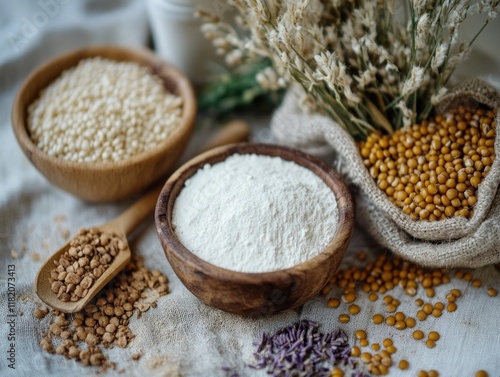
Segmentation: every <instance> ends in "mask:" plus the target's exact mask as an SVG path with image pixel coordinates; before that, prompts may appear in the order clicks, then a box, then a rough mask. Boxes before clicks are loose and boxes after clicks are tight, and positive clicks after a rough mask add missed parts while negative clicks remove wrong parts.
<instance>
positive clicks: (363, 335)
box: [354, 330, 366, 339]
mask: <svg viewBox="0 0 500 377" xmlns="http://www.w3.org/2000/svg"><path fill="white" fill-rule="evenodd" d="M354 336H355V337H356V338H357V339H366V332H365V331H364V330H357V331H356V332H355V333H354Z"/></svg>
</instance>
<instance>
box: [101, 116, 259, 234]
mask: <svg viewBox="0 0 500 377" xmlns="http://www.w3.org/2000/svg"><path fill="white" fill-rule="evenodd" d="M249 135H250V127H249V126H248V124H247V123H246V122H244V121H241V120H234V121H231V122H229V123H228V124H227V125H225V126H223V127H222V128H221V129H219V130H218V131H217V132H216V133H215V135H213V136H212V137H211V138H210V139H209V140H208V141H207V142H206V143H205V144H204V145H203V146H202V148H201V150H200V152H199V153H202V152H206V151H207V150H210V149H213V148H217V147H220V146H222V145H226V144H232V143H238V142H242V141H245V140H247V139H248V137H249ZM164 185H165V181H161V182H160V183H158V184H156V185H155V186H154V187H153V188H152V189H150V190H149V192H148V193H146V194H145V195H144V196H143V197H141V198H140V199H139V200H137V201H136V202H135V203H134V204H132V206H130V207H129V208H128V209H127V210H126V211H125V212H123V213H122V214H121V215H120V216H118V217H117V218H115V219H114V220H112V221H110V222H109V223H107V224H105V225H103V227H104V228H108V229H109V230H115V231H116V230H120V231H121V232H123V233H124V234H129V233H130V232H132V231H133V230H134V229H135V228H136V227H137V226H138V225H139V224H140V223H141V222H142V221H143V220H144V218H146V216H148V215H149V214H151V213H152V212H153V210H154V208H155V205H156V201H157V200H158V196H159V195H160V192H161V190H162V188H163V186H164Z"/></svg>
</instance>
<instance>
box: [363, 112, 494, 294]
mask: <svg viewBox="0 0 500 377" xmlns="http://www.w3.org/2000/svg"><path fill="white" fill-rule="evenodd" d="M483 113H484V109H476V110H471V109H467V108H465V107H464V106H460V107H458V108H456V109H453V110H450V111H449V112H448V113H447V114H445V115H438V116H436V117H435V118H433V119H429V120H428V121H424V122H422V124H420V125H414V126H412V127H410V128H409V129H404V130H398V131H396V132H394V133H393V134H392V135H381V134H380V133H372V134H371V135H370V136H369V137H368V138H367V140H366V141H365V142H361V143H359V145H358V147H359V151H360V154H361V156H362V158H363V159H364V164H365V166H366V168H367V169H368V170H369V172H370V174H371V175H372V177H373V178H374V179H375V181H376V184H377V186H378V187H379V188H380V189H381V190H382V191H384V192H385V194H386V195H387V197H388V198H389V200H390V201H391V202H393V203H394V204H395V205H396V206H398V207H399V208H401V210H402V211H403V212H404V213H405V214H407V215H408V216H410V218H411V219H413V220H420V221H436V220H442V219H445V218H450V217H456V216H463V217H466V218H469V217H471V216H472V215H473V212H474V211H473V208H474V204H475V203H476V202H477V198H476V190H477V187H478V186H479V185H480V184H481V181H482V179H484V177H485V176H486V174H487V172H488V171H489V169H490V167H489V166H490V165H491V163H492V162H493V160H494V158H495V150H494V146H493V141H494V140H495V116H496V115H495V113H494V112H492V111H488V112H487V113H484V114H487V115H484V114H483ZM479 114H483V115H479ZM474 118H478V120H475V119H474ZM473 122H477V123H480V124H479V127H475V126H473V125H472V123H473ZM459 124H460V127H461V128H460V131H459V132H460V133H459V134H457V133H456V131H453V132H449V130H453V129H455V130H456V129H457V126H458V125H459ZM441 161H442V163H441ZM450 161H457V163H456V164H451V162H450ZM483 161H484V162H485V163H486V164H485V163H483ZM447 163H449V164H450V165H449V166H448V165H445V164H447ZM391 166H394V168H392V170H391ZM395 166H397V167H398V168H397V169H396V168H395ZM445 166H446V168H445ZM394 182H399V184H395V183H394ZM409 292H411V293H413V290H411V289H410V290H409Z"/></svg>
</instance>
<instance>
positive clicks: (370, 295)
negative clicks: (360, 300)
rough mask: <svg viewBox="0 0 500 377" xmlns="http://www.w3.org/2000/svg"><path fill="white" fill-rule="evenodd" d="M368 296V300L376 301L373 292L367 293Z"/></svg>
mask: <svg viewBox="0 0 500 377" xmlns="http://www.w3.org/2000/svg"><path fill="white" fill-rule="evenodd" d="M368 298H369V299H370V301H377V300H378V296H377V294H376V293H375V292H371V293H370V294H369V295H368Z"/></svg>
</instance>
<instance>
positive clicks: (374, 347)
mask: <svg viewBox="0 0 500 377" xmlns="http://www.w3.org/2000/svg"><path fill="white" fill-rule="evenodd" d="M371 347H372V350H374V351H380V344H378V343H373V344H372V346H371Z"/></svg>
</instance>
